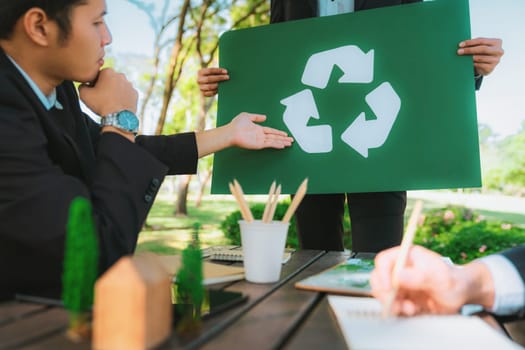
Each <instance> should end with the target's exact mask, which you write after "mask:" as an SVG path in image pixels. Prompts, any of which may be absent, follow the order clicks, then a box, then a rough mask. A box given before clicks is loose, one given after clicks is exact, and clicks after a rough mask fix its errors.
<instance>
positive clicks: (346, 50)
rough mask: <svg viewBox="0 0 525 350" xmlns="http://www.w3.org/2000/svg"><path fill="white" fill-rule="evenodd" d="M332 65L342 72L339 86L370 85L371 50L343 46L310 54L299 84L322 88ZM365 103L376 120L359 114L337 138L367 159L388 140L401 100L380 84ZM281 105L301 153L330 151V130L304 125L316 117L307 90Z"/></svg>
mask: <svg viewBox="0 0 525 350" xmlns="http://www.w3.org/2000/svg"><path fill="white" fill-rule="evenodd" d="M334 65H337V66H338V67H339V68H340V69H341V70H342V71H343V73H344V74H343V76H342V77H341V78H340V79H339V81H338V82H339V83H371V82H372V81H373V80H374V50H370V51H369V52H368V53H366V54H365V53H364V52H363V51H361V49H360V48H359V47H357V46H354V45H347V46H342V47H339V48H336V49H332V50H327V51H322V52H318V53H315V54H313V55H312V56H311V57H310V58H309V59H308V62H306V67H305V69H304V72H303V77H302V78H301V81H302V83H303V84H305V85H308V86H311V87H315V88H318V89H324V88H326V86H327V85H328V80H329V79H330V75H331V73H332V69H333V67H334ZM365 101H366V103H367V104H368V106H370V109H371V110H372V112H374V114H375V115H376V118H377V119H374V120H366V119H365V112H361V113H360V114H359V116H358V117H357V118H356V119H355V120H354V121H353V122H352V123H351V124H350V125H349V126H348V128H347V129H346V130H345V131H344V132H343V134H342V135H341V139H342V140H343V141H344V142H345V143H346V144H347V145H348V146H350V147H352V148H353V149H354V150H356V151H357V152H358V153H359V154H361V155H362V156H363V157H365V158H368V150H369V149H371V148H378V147H381V146H382V145H383V144H384V143H385V141H386V139H387V138H388V135H389V134H390V131H391V130H392V126H393V125H394V122H395V121H396V118H397V115H398V113H399V109H400V108H401V99H400V98H399V96H398V95H397V94H396V92H395V91H394V89H393V88H392V85H390V83H389V82H383V83H381V84H380V85H379V86H378V87H376V88H375V89H374V90H372V91H371V92H370V93H368V94H367V95H366V97H365ZM281 103H282V104H283V105H285V106H286V109H285V111H284V115H283V121H284V123H285V124H286V126H287V127H288V129H289V130H290V132H291V133H292V136H293V137H294V138H295V140H296V141H297V144H298V145H299V147H301V149H302V150H303V151H305V152H306V153H326V152H331V151H332V148H333V143H332V127H331V126H330V125H314V126H308V121H309V120H310V118H315V119H319V118H320V117H319V112H318V110H317V106H316V104H315V99H314V96H313V94H312V91H311V90H310V89H304V90H302V91H300V92H298V93H296V94H294V95H292V96H289V97H286V98H284V99H282V100H281Z"/></svg>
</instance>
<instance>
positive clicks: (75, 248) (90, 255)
mask: <svg viewBox="0 0 525 350" xmlns="http://www.w3.org/2000/svg"><path fill="white" fill-rule="evenodd" d="M66 229H67V233H66V241H65V252H64V272H63V275H62V284H63V288H62V300H63V302H64V305H65V307H66V308H67V309H68V310H69V311H70V312H71V313H72V323H75V322H76V315H78V314H80V313H82V312H86V311H89V309H90V308H91V305H93V294H94V292H93V290H94V286H95V281H96V279H97V273H98V254H99V253H98V241H97V234H96V229H95V223H94V221H93V214H92V210H91V204H90V202H89V201H88V200H87V199H85V198H82V197H77V198H75V199H73V201H72V202H71V205H70V208H69V218H68V222H67V228H66Z"/></svg>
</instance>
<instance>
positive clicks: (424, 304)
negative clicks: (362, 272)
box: [371, 246, 525, 317]
mask: <svg viewBox="0 0 525 350" xmlns="http://www.w3.org/2000/svg"><path fill="white" fill-rule="evenodd" d="M399 252H400V248H399V247H395V248H391V249H388V250H385V251H383V252H381V253H379V254H378V255H377V256H376V259H375V269H374V271H373V272H372V276H371V284H372V293H373V294H374V296H375V297H376V298H378V299H379V300H381V301H382V302H384V303H387V300H388V299H389V294H390V291H391V289H392V278H393V277H392V271H393V268H394V265H395V262H396V260H397V256H398V255H399ZM396 280H397V284H396V285H397V293H396V298H395V300H394V302H393V303H392V304H391V313H392V314H394V315H408V316H411V315H416V314H423V313H437V314H444V313H447V314H450V313H457V312H459V310H460V309H461V307H462V306H463V305H465V304H478V305H481V306H483V308H484V309H485V310H487V311H490V312H493V313H494V314H496V315H501V316H508V315H515V316H518V317H524V316H525V246H520V247H517V248H513V249H510V250H507V251H504V252H502V253H500V254H494V255H489V256H486V257H483V258H480V259H476V260H473V261H471V262H470V263H468V264H466V265H463V266H457V265H452V264H449V263H447V262H445V260H443V258H442V257H441V256H440V255H438V254H436V253H434V252H432V251H430V250H428V249H426V248H423V247H421V246H414V247H411V248H410V251H409V254H408V258H407V260H406V263H405V267H404V268H403V269H401V271H399V274H398V275H397V276H396Z"/></svg>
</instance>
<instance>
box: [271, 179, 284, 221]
mask: <svg viewBox="0 0 525 350" xmlns="http://www.w3.org/2000/svg"><path fill="white" fill-rule="evenodd" d="M280 195H281V185H279V186H277V189H276V190H275V193H274V194H273V198H272V204H271V206H270V210H269V211H268V222H270V221H272V220H273V216H274V215H275V209H277V201H278V200H279V196H280Z"/></svg>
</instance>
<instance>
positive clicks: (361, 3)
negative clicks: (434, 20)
mask: <svg viewBox="0 0 525 350" xmlns="http://www.w3.org/2000/svg"><path fill="white" fill-rule="evenodd" d="M421 1H422V0H355V2H354V9H355V11H361V10H368V9H373V8H379V7H386V6H393V5H401V4H408V3H412V2H421ZM317 3H318V0H272V1H271V19H270V22H271V23H276V22H284V21H291V20H295V19H302V18H309V17H316V16H317V14H318V12H319V11H318V5H317Z"/></svg>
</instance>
